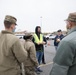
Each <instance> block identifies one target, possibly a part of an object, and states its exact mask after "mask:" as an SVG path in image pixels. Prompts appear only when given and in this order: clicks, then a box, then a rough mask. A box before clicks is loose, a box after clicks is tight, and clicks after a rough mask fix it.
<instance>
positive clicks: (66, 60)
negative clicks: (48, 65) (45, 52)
mask: <svg viewBox="0 0 76 75" xmlns="http://www.w3.org/2000/svg"><path fill="white" fill-rule="evenodd" d="M74 53H75V51H74V48H73V46H72V44H71V43H69V42H66V41H63V42H61V43H60V45H59V47H58V51H57V54H56V56H55V58H54V64H53V68H52V70H51V72H50V75H67V73H68V69H69V67H70V66H71V65H72V62H73V58H74Z"/></svg>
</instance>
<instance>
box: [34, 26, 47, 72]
mask: <svg viewBox="0 0 76 75" xmlns="http://www.w3.org/2000/svg"><path fill="white" fill-rule="evenodd" d="M33 42H34V44H35V48H36V57H37V60H38V63H39V64H40V63H41V60H42V56H43V45H44V44H46V42H44V40H43V35H42V34H41V27H40V26H37V27H36V28H35V34H34V37H33ZM37 70H38V71H39V72H42V70H41V69H40V68H37Z"/></svg>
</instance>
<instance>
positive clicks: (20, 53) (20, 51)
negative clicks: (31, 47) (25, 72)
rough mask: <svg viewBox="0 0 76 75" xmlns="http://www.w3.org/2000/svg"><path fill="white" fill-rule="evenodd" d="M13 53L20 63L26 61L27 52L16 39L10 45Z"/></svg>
mask: <svg viewBox="0 0 76 75" xmlns="http://www.w3.org/2000/svg"><path fill="white" fill-rule="evenodd" d="M12 50H13V53H14V55H15V57H16V58H17V60H18V61H19V62H20V63H21V62H24V61H26V58H27V52H26V50H25V49H24V46H23V45H22V44H21V42H20V41H19V40H17V41H16V42H15V43H14V45H13V46H12Z"/></svg>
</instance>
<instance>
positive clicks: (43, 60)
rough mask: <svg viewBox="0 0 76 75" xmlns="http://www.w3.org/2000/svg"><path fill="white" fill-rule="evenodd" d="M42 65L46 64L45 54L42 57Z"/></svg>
mask: <svg viewBox="0 0 76 75" xmlns="http://www.w3.org/2000/svg"><path fill="white" fill-rule="evenodd" d="M42 63H45V56H44V52H43V56H42Z"/></svg>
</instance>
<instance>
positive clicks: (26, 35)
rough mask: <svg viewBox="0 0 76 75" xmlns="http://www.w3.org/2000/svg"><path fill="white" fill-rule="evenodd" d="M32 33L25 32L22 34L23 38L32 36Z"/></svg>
mask: <svg viewBox="0 0 76 75" xmlns="http://www.w3.org/2000/svg"><path fill="white" fill-rule="evenodd" d="M32 36H33V35H32V34H31V33H25V35H24V36H23V39H25V40H26V39H29V38H30V37H32Z"/></svg>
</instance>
